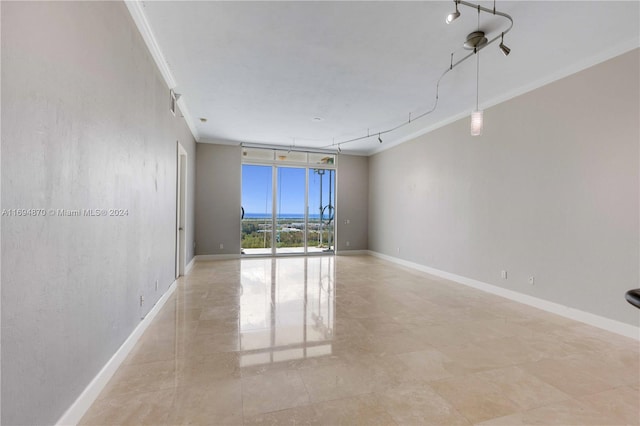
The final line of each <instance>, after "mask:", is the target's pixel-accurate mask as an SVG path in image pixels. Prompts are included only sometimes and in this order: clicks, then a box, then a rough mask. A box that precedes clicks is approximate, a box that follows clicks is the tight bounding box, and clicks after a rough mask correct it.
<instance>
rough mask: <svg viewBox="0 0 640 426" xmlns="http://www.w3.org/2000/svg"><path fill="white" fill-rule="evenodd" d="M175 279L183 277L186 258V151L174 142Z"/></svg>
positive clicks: (178, 143) (177, 142)
mask: <svg viewBox="0 0 640 426" xmlns="http://www.w3.org/2000/svg"><path fill="white" fill-rule="evenodd" d="M176 144H177V148H176V265H175V266H176V269H175V275H176V278H178V277H180V276H182V275H184V273H185V262H186V258H187V251H186V250H187V241H186V229H187V151H186V150H185V149H184V147H183V146H182V145H181V144H180V142H179V141H176Z"/></svg>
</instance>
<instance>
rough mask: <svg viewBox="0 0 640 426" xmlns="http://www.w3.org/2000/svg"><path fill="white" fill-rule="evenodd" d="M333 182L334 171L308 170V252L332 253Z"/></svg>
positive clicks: (333, 239) (333, 242)
mask: <svg viewBox="0 0 640 426" xmlns="http://www.w3.org/2000/svg"><path fill="white" fill-rule="evenodd" d="M335 181H336V179H335V170H332V169H320V168H318V169H309V221H308V225H307V247H308V250H309V252H315V253H318V252H332V251H333V248H334V244H335V238H334V232H333V229H334V226H333V216H334V213H335V207H334V206H335V202H334V197H335V190H334V184H335Z"/></svg>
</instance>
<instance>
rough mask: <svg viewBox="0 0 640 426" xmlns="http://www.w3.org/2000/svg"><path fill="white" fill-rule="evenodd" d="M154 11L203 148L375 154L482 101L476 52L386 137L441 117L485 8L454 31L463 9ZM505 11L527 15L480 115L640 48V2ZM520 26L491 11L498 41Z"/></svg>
mask: <svg viewBox="0 0 640 426" xmlns="http://www.w3.org/2000/svg"><path fill="white" fill-rule="evenodd" d="M480 4H481V5H482V6H485V7H488V8H492V7H493V2H487V1H483V2H480ZM142 6H143V7H142V8H141V9H142V11H143V14H144V16H145V17H146V20H147V22H148V24H149V27H150V29H151V32H152V33H153V36H154V38H155V41H156V43H157V46H158V47H159V50H160V51H161V53H162V55H163V56H164V59H165V60H166V62H167V64H168V69H169V70H170V72H171V74H172V75H173V78H174V80H175V84H176V87H175V89H176V92H178V93H181V94H182V96H183V98H182V102H183V103H184V104H185V105H186V107H187V109H188V111H189V115H190V117H191V119H192V126H195V127H196V128H197V134H198V137H199V140H200V141H201V142H207V141H216V142H227V143H236V144H237V143H239V142H251V143H263V144H271V145H293V144H294V143H295V145H296V146H305V147H312V148H319V147H326V146H327V145H332V144H333V143H334V141H335V144H338V143H340V142H342V141H344V140H348V139H351V138H354V137H358V136H363V135H366V134H367V132H369V133H370V134H372V135H374V134H375V135H376V136H375V137H372V138H370V139H367V140H363V141H359V142H353V143H348V144H344V145H342V149H343V151H346V152H349V151H351V152H358V153H372V152H375V151H376V150H379V149H381V148H382V147H388V146H391V145H394V144H397V143H400V142H402V141H404V140H407V139H408V138H411V137H415V136H416V135H419V134H421V133H425V132H426V131H429V130H430V129H433V128H436V127H438V126H441V125H442V124H444V123H448V122H451V121H453V120H455V119H458V118H461V117H464V116H468V115H469V114H470V112H471V111H472V109H473V108H474V106H475V88H476V75H475V73H476V61H475V58H471V59H470V60H468V61H466V62H464V63H463V64H461V65H460V66H458V67H456V68H454V69H453V71H451V72H450V73H448V74H447V75H446V76H445V77H444V78H443V80H442V83H441V86H440V98H439V103H438V106H437V109H436V110H435V112H433V113H432V114H429V115H428V116H426V117H424V118H422V119H420V120H417V121H413V122H412V123H411V124H410V125H408V126H405V127H403V128H401V129H398V130H396V131H394V132H392V133H389V134H387V135H385V136H383V140H384V145H383V146H380V144H379V143H378V142H377V133H378V132H380V131H384V130H386V129H389V128H391V127H394V126H396V125H397V124H399V123H402V122H403V121H406V120H407V119H408V118H409V114H410V113H411V114H412V116H413V117H416V116H418V115H419V114H421V113H424V112H425V111H428V110H429V109H431V108H432V106H433V104H434V100H435V85H436V82H437V80H438V78H439V77H440V75H441V74H442V73H443V71H445V70H446V69H447V68H448V67H449V61H450V54H451V53H452V52H455V58H461V57H462V55H465V54H466V53H468V51H465V50H463V49H462V42H463V41H464V40H465V38H466V35H467V34H468V33H470V32H472V31H475V30H476V29H477V27H478V14H477V11H475V10H473V9H471V8H468V7H464V6H460V12H461V13H462V16H461V18H460V19H458V20H456V21H455V22H454V23H452V24H451V25H447V24H445V22H444V18H445V16H446V15H447V14H448V13H450V12H451V11H453V9H454V5H453V2H452V1H447V2H436V1H431V2H384V1H382V2H361V1H354V2H324V1H322V2H183V1H157V2H150V1H148V2H143V3H142ZM497 9H498V10H500V11H503V12H505V13H508V14H510V15H511V16H512V17H513V20H514V26H513V30H512V31H511V32H510V33H509V34H508V35H507V36H506V37H505V44H507V45H508V46H509V47H510V48H511V49H512V51H511V54H510V55H509V56H508V57H505V56H503V55H502V54H501V53H500V52H499V50H498V46H497V45H498V43H495V44H493V45H491V46H489V47H487V48H486V49H484V50H482V51H481V53H480V87H479V92H480V108H483V107H484V108H486V107H488V106H491V105H494V104H496V103H497V102H500V101H503V100H505V99H509V98H511V97H513V96H516V95H518V94H520V93H524V92H526V91H528V90H531V89H533V88H535V87H538V86H540V85H542V84H545V83H548V82H550V81H553V80H555V79H557V78H560V77H563V76H565V75H568V74H570V73H572V72H575V71H578V70H580V69H583V68H585V67H587V66H591V65H593V64H595V63H598V62H600V61H602V60H605V59H608V58H610V57H612V56H615V55H617V54H620V53H623V52H625V51H627V50H629V49H631V48H634V47H637V46H638V45H640V41H639V37H640V36H639V27H640V24H639V19H640V18H639V16H640V8H639V3H638V2H635V1H634V2H609V1H602V2H597V1H589V2H556V1H553V2H551V1H546V2H545V1H535V2H527V1H518V2H502V1H498V2H497ZM507 27H508V21H507V20H506V19H504V18H501V17H499V16H494V15H490V14H485V13H482V14H481V16H480V29H482V30H484V31H485V32H487V33H488V36H489V38H492V37H493V36H495V35H497V34H499V33H500V31H503V30H504V29H505V28H507ZM585 90H589V88H585ZM200 117H203V118H206V119H207V121H206V123H202V122H200V120H199V118H200ZM316 118H319V119H320V120H315V119H316Z"/></svg>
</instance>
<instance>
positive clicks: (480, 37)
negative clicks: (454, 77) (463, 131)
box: [323, 0, 513, 151]
mask: <svg viewBox="0 0 640 426" xmlns="http://www.w3.org/2000/svg"><path fill="white" fill-rule="evenodd" d="M453 3H454V5H455V11H454V12H452V13H450V14H449V15H447V17H446V19H445V22H446V23H447V24H451V23H452V22H453V21H455V20H457V19H458V18H459V17H460V16H461V15H462V14H461V13H460V10H459V8H458V7H459V6H466V7H469V8H472V9H474V10H477V12H478V27H477V29H476V30H475V31H473V32H471V33H469V35H467V38H466V40H465V41H464V42H463V47H464V48H465V49H467V50H472V52H470V53H469V54H467V55H465V56H464V57H462V58H461V59H459V60H457V61H456V62H454V54H455V52H453V53H451V63H450V65H449V67H448V68H447V69H446V70H444V72H443V73H442V74H441V75H440V78H438V80H437V82H436V93H435V100H434V103H433V107H432V108H431V109H430V110H429V111H427V112H424V113H422V114H420V115H418V116H417V117H414V118H413V119H412V118H411V114H409V120H408V121H405V122H402V123H400V124H398V125H397V126H395V127H392V128H388V129H386V130H382V131H379V132H377V133H378V141H379V142H380V143H382V137H381V136H382V135H384V134H387V133H391V132H393V131H395V130H398V129H399V128H401V127H404V126H406V125H408V124H410V123H411V122H412V121H415V120H417V119H420V118H422V117H425V116H427V115H429V114H431V113H432V112H434V111H435V110H436V108H437V106H438V99H439V96H440V82H441V81H442V78H443V77H444V76H445V75H447V74H448V73H449V71H451V70H453V69H454V68H455V67H457V66H458V65H460V64H461V63H463V62H464V61H466V60H467V59H469V58H470V57H472V56H473V55H477V57H476V106H475V110H474V111H473V112H472V114H471V134H472V135H473V136H477V135H480V134H481V133H482V127H483V112H482V110H480V109H479V108H478V92H479V79H480V77H479V74H480V55H479V53H480V50H482V49H484V48H485V47H487V46H489V45H490V44H492V43H494V42H495V41H497V40H498V39H500V45H499V46H498V47H499V49H500V51H501V52H502V53H503V54H504V55H505V56H508V55H509V53H511V49H510V48H509V47H507V46H506V45H505V44H504V36H505V34H507V33H508V32H509V31H511V29H512V28H513V18H512V17H511V16H510V15H508V14H506V13H504V12H500V11H498V10H496V2H495V0H494V2H493V9H489V8H486V7H483V6H480V5H479V4H473V3H470V2H467V1H464V0H453ZM481 12H484V13H488V14H491V15H494V16H500V17H502V18H505V19H507V20H508V21H509V22H508V24H509V26H508V27H507V28H505V29H504V30H502V31H501V32H500V33H499V34H497V35H495V36H493V37H492V36H491V35H489V34H487V33H486V32H485V31H483V30H482V29H481V28H480V14H481ZM374 136H375V133H373V134H370V133H369V131H367V134H366V135H365V136H360V137H357V138H353V139H348V140H344V141H341V142H339V143H338V147H340V145H342V144H345V143H350V142H356V141H360V140H364V139H368V138H370V137H374ZM331 147H333V148H334V149H335V142H334V143H333V144H332V145H327V146H325V147H323V148H331ZM339 151H341V150H339Z"/></svg>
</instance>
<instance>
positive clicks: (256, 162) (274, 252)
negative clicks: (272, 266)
mask: <svg viewBox="0 0 640 426" xmlns="http://www.w3.org/2000/svg"><path fill="white" fill-rule="evenodd" d="M252 149H261V150H263V151H268V150H271V151H273V157H272V158H273V159H271V160H269V159H266V158H260V159H245V158H243V159H242V164H241V166H244V165H245V164H246V165H253V166H266V167H271V198H272V200H271V201H272V202H271V247H270V249H271V253H265V254H262V253H260V254H251V253H244V252H243V254H242V256H243V257H269V256H326V255H335V252H336V248H337V229H336V228H337V227H336V226H335V217H336V215H335V212H337V209H338V208H337V198H338V197H337V187H338V185H337V182H338V167H337V164H336V163H337V157H338V156H337V155H335V154H333V153H322V154H326V155H333V163H331V164H312V163H310V162H309V160H310V155H309V154H314V153H313V152H303V151H297V153H298V154H305V160H306V161H304V162H302V161H286V160H276V154H277V153H278V151H277V150H276V149H270V148H267V149H265V148H252ZM279 152H282V151H279ZM285 152H286V151H285ZM318 154H321V153H318ZM278 168H298V169H303V170H304V174H305V194H304V202H305V206H304V232H303V234H304V237H303V241H304V246H303V248H304V250H302V251H301V252H298V253H295V252H294V253H282V252H281V253H278V247H277V245H278V243H277V240H276V233H277V225H278V217H277V214H278V192H277V191H278V189H279V188H278ZM315 169H325V170H333V171H334V179H333V200H331V201H332V202H333V209H334V220H333V222H334V224H333V250H331V251H327V252H316V251H314V252H309V245H308V235H307V234H308V226H309V171H310V170H315ZM240 188H242V184H241V185H240ZM241 190H242V189H241ZM240 200H241V203H242V194H241V195H240ZM240 241H242V221H241V225H240ZM241 246H242V243H241Z"/></svg>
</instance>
